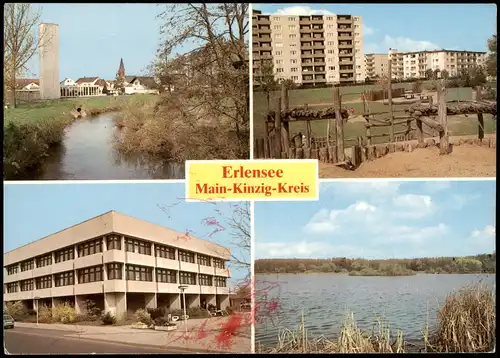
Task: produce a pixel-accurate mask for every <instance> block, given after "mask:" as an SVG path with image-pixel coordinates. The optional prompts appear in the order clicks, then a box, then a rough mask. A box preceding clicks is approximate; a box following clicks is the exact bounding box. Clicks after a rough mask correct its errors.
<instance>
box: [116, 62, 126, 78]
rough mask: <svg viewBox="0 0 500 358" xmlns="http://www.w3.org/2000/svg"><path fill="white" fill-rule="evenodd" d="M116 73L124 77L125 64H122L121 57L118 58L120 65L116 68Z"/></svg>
mask: <svg viewBox="0 0 500 358" xmlns="http://www.w3.org/2000/svg"><path fill="white" fill-rule="evenodd" d="M117 75H118V76H119V77H125V66H124V65H123V58H121V59H120V67H119V68H118V73H117Z"/></svg>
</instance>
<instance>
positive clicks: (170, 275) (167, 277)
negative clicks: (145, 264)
mask: <svg viewBox="0 0 500 358" xmlns="http://www.w3.org/2000/svg"><path fill="white" fill-rule="evenodd" d="M156 281H157V282H165V283H177V274H176V272H175V271H172V270H165V269H160V268H159V269H156Z"/></svg>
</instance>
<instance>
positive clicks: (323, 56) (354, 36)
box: [252, 11, 365, 86]
mask: <svg viewBox="0 0 500 358" xmlns="http://www.w3.org/2000/svg"><path fill="white" fill-rule="evenodd" d="M252 48H253V73H254V85H256V86H258V85H259V84H260V83H261V82H262V81H263V78H265V76H270V75H271V74H272V75H273V76H274V77H275V78H276V79H278V80H280V79H291V80H293V81H294V82H295V83H297V84H303V85H311V86H314V85H321V84H326V83H352V82H363V81H364V80H365V60H364V56H363V28H362V20H361V17H359V16H351V15H311V16H299V15H264V14H262V13H261V12H260V11H254V13H253V16H252Z"/></svg>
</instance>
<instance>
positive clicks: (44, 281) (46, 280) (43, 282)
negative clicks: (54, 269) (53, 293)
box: [36, 275, 52, 290]
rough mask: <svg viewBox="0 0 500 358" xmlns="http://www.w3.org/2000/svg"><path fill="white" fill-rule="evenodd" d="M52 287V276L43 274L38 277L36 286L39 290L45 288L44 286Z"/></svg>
mask: <svg viewBox="0 0 500 358" xmlns="http://www.w3.org/2000/svg"><path fill="white" fill-rule="evenodd" d="M51 287H52V276H51V275H48V276H43V277H37V278H36V288H37V290H43V289H44V288H51Z"/></svg>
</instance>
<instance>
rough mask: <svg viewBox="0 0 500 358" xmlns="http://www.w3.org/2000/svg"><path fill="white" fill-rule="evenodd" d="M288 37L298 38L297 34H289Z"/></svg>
mask: <svg viewBox="0 0 500 358" xmlns="http://www.w3.org/2000/svg"><path fill="white" fill-rule="evenodd" d="M288 38H289V39H296V38H297V34H289V35H288Z"/></svg>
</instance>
